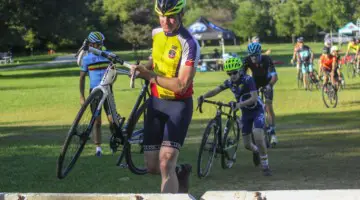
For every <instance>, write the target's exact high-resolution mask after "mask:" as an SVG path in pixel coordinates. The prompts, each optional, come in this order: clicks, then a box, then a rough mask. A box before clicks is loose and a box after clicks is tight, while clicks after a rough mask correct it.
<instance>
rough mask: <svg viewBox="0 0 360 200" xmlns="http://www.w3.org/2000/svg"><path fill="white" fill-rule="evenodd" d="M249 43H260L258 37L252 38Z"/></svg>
mask: <svg viewBox="0 0 360 200" xmlns="http://www.w3.org/2000/svg"><path fill="white" fill-rule="evenodd" d="M251 42H260V38H259V37H258V36H254V37H252V38H251Z"/></svg>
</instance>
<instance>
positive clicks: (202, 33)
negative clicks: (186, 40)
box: [188, 17, 235, 40]
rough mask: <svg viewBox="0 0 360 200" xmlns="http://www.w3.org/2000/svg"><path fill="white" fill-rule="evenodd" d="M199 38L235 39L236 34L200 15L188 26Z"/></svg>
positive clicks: (196, 37)
mask: <svg viewBox="0 0 360 200" xmlns="http://www.w3.org/2000/svg"><path fill="white" fill-rule="evenodd" d="M188 30H189V31H190V33H191V34H192V35H193V36H194V37H195V39H197V40H221V39H224V40H229V39H235V34H234V33H233V32H232V31H230V30H227V29H224V28H222V27H220V26H217V25H215V24H213V23H212V22H210V21H208V20H207V19H205V18H204V17H200V18H199V19H197V20H196V21H195V22H194V23H193V24H191V25H190V26H189V28H188Z"/></svg>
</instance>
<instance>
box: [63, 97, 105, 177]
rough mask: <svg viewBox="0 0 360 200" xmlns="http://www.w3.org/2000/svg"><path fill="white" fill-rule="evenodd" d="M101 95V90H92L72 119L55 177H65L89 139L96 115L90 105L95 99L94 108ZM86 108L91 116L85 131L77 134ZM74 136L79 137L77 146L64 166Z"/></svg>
mask: <svg viewBox="0 0 360 200" xmlns="http://www.w3.org/2000/svg"><path fill="white" fill-rule="evenodd" d="M102 95H103V92H102V91H101V90H95V91H93V92H92V93H91V94H90V95H89V97H88V98H87V99H86V101H85V103H84V104H83V105H82V106H81V108H80V110H79V112H78V114H77V115H76V117H75V120H74V122H73V124H72V125H71V127H70V130H69V132H68V135H67V137H66V139H65V142H64V145H63V148H62V150H61V153H60V155H59V157H58V161H57V169H56V171H57V177H58V178H59V179H63V178H65V177H66V176H67V175H68V173H69V172H70V171H71V170H72V168H73V167H74V165H75V163H76V161H77V160H78V158H79V157H80V154H81V153H82V151H83V149H84V146H85V144H86V142H87V141H88V140H89V136H90V134H91V131H92V127H93V125H94V122H95V115H97V113H93V111H92V109H91V106H90V105H91V103H92V102H93V101H94V100H95V102H94V104H93V105H94V107H95V108H96V107H97V106H98V105H99V103H100V101H99V99H101V97H102ZM87 108H90V113H91V118H90V121H89V123H88V125H87V126H86V129H85V132H84V133H81V134H80V135H79V134H77V132H76V131H77V128H78V125H79V122H80V120H81V119H82V118H83V116H84V113H85V111H86V110H87ZM74 136H77V137H78V138H79V146H78V147H77V149H76V150H75V152H74V154H73V156H72V157H71V160H70V162H69V163H68V164H67V165H66V166H64V165H65V163H64V161H65V157H66V155H68V154H69V147H70V144H71V141H72V140H73V139H74Z"/></svg>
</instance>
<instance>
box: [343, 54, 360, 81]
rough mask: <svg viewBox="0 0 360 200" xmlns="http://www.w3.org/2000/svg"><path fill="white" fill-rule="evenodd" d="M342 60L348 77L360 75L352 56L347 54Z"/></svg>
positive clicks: (355, 60)
mask: <svg viewBox="0 0 360 200" xmlns="http://www.w3.org/2000/svg"><path fill="white" fill-rule="evenodd" d="M343 62H344V63H345V65H346V75H347V77H348V78H355V77H356V75H358V76H360V70H358V69H357V66H356V63H357V62H358V61H357V59H355V58H354V56H347V57H346V58H344V60H343Z"/></svg>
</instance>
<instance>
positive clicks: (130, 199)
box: [0, 193, 195, 200]
mask: <svg viewBox="0 0 360 200" xmlns="http://www.w3.org/2000/svg"><path fill="white" fill-rule="evenodd" d="M168 199H171V200H195V198H194V197H193V196H191V195H189V194H155V193H154V194H105V193H104V194H101V193H93V194H90V193H89V194H86V193H82V194H80V193H5V194H3V195H2V197H1V193H0V200H168Z"/></svg>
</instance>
